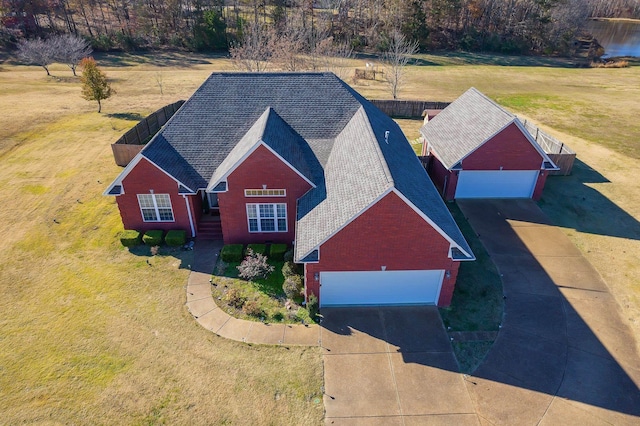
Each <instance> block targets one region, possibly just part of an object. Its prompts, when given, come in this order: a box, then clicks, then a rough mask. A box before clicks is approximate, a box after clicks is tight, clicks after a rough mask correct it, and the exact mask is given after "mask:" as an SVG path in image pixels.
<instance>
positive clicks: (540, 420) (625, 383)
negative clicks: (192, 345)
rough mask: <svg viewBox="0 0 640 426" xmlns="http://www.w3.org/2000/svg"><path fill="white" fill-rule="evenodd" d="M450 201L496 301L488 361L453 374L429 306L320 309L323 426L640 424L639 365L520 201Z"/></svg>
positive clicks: (538, 215)
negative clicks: (498, 313)
mask: <svg viewBox="0 0 640 426" xmlns="http://www.w3.org/2000/svg"><path fill="white" fill-rule="evenodd" d="M459 205H460V207H461V209H462V211H463V213H464V214H465V216H466V217H467V218H468V220H469V222H470V223H471V225H472V227H473V229H474V230H475V231H476V233H477V234H479V236H480V240H481V241H482V243H483V244H484V246H485V247H486V249H487V251H488V252H489V255H490V256H491V257H492V259H493V261H494V263H495V264H496V266H497V267H498V270H499V272H500V273H501V275H502V280H503V284H504V292H505V295H506V296H507V298H506V300H505V316H504V322H503V324H502V329H501V331H500V333H499V334H498V338H497V340H496V342H495V344H494V345H493V347H492V349H491V351H490V352H489V354H488V355H487V358H486V359H485V360H484V362H483V363H482V364H481V365H480V367H479V368H478V369H477V370H476V371H475V372H474V374H473V375H471V376H468V377H464V376H463V375H461V374H459V373H457V364H456V361H455V358H454V356H453V353H452V351H451V346H450V343H449V341H448V337H447V334H446V332H445V330H444V327H443V325H442V321H441V320H440V316H439V314H438V311H437V309H436V308H435V307H397V308H343V309H323V311H322V313H323V315H324V316H325V320H324V321H323V323H322V326H321V330H320V334H321V343H322V348H323V349H322V350H323V360H324V369H325V396H324V403H325V408H326V416H325V419H326V422H327V424H347V425H355V424H357V425H363V424H366V425H376V424H380V425H395V424H397V425H412V424H455V425H466V424H509V425H511V424H517V425H537V424H541V425H556V424H563V425H572V424H575V425H594V424H616V425H618V424H619V425H624V424H629V425H631V424H634V425H637V424H640V391H639V389H638V384H639V383H640V358H639V357H638V354H637V353H636V351H635V344H634V340H633V339H634V337H633V335H632V334H631V332H630V330H629V328H628V327H627V326H626V325H625V323H624V321H623V320H622V319H621V317H620V310H619V308H618V305H617V304H616V302H615V300H614V299H613V297H612V296H611V294H610V293H609V290H608V287H607V286H606V284H605V283H604V281H603V280H602V279H601V277H600V275H599V274H598V273H597V271H595V269H594V268H593V267H592V266H591V265H590V264H589V262H587V260H586V259H585V258H584V257H583V256H582V254H581V253H580V251H579V250H577V249H576V247H575V246H574V245H573V244H572V243H571V242H570V241H569V239H568V238H567V237H566V236H565V235H564V234H563V233H562V231H561V230H560V229H558V228H556V227H554V226H552V225H551V224H550V222H549V220H548V218H547V217H546V216H545V215H544V213H543V212H542V211H541V210H540V209H539V208H538V207H537V205H536V204H535V203H534V202H532V201H531V200H481V201H480V200H478V201H476V200H473V201H471V200H465V201H462V202H459Z"/></svg>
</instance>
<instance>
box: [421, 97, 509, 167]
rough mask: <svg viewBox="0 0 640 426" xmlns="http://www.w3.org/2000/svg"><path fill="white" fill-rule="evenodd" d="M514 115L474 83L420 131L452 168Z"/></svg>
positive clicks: (446, 165)
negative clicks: (481, 91) (483, 92)
mask: <svg viewBox="0 0 640 426" xmlns="http://www.w3.org/2000/svg"><path fill="white" fill-rule="evenodd" d="M515 119H516V117H515V115H513V114H511V113H510V112H508V111H506V110H505V109H503V108H502V107H501V106H499V105H498V104H496V103H495V102H494V101H492V100H491V99H489V98H488V97H486V96H485V95H484V94H482V93H480V92H479V91H478V90H477V89H475V88H473V87H472V88H470V89H469V90H467V91H466V92H465V93H463V94H462V96H460V97H459V98H458V99H456V100H455V101H453V102H452V103H451V104H450V105H449V106H448V107H446V108H445V109H444V110H442V112H440V113H439V114H438V115H436V116H435V117H434V118H433V119H432V120H430V121H429V122H427V123H426V124H425V125H424V126H422V128H421V129H420V133H421V134H422V136H423V137H424V138H425V140H426V141H427V142H428V143H429V145H431V147H432V149H433V150H434V152H435V153H436V155H437V156H438V159H439V160H440V161H441V162H442V164H443V165H444V166H445V167H446V168H447V169H451V168H453V167H454V166H456V165H457V164H458V163H459V162H460V160H462V159H463V158H464V157H466V156H467V155H468V154H470V153H471V152H473V151H475V150H476V149H477V148H478V147H479V146H480V145H482V144H483V143H484V142H485V141H487V140H488V139H489V138H490V137H492V136H493V135H495V134H496V133H498V132H499V131H500V130H502V129H503V128H504V127H506V126H507V125H508V124H509V123H511V122H513V121H514V120H515Z"/></svg>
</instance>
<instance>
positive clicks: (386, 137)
mask: <svg viewBox="0 0 640 426" xmlns="http://www.w3.org/2000/svg"><path fill="white" fill-rule="evenodd" d="M384 141H385V142H386V143H387V145H389V131H388V130H386V131H385V132H384Z"/></svg>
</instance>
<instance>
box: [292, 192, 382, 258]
mask: <svg viewBox="0 0 640 426" xmlns="http://www.w3.org/2000/svg"><path fill="white" fill-rule="evenodd" d="M393 190H394V188H393V187H390V188H389V189H387V190H385V191H384V192H383V193H382V194H380V195H378V196H377V197H376V198H375V199H374V200H373V201H372V202H371V203H369V204H368V205H367V206H365V208H363V209H362V210H360V211H359V212H357V213H356V214H355V215H353V216H352V217H351V218H350V219H349V220H347V221H346V222H345V223H343V224H342V225H341V226H340V227H338V228H337V229H336V230H335V231H333V232H332V233H331V234H329V235H328V236H327V237H325V238H324V239H323V240H322V241H320V242H319V243H318V244H316V245H315V246H314V247H313V248H312V249H311V250H309V251H307V252H306V253H305V254H304V256H302V257H301V259H304V258H305V257H307V256H308V255H309V254H310V253H311V252H312V251H314V250H318V259H320V247H321V246H322V245H323V244H324V243H326V242H327V241H329V239H331V238H332V237H333V236H334V235H336V234H337V233H338V232H340V231H342V230H343V229H344V228H345V227H346V226H347V225H349V224H350V223H351V222H353V221H354V220H356V219H357V218H358V217H360V216H361V215H362V214H363V213H364V212H366V211H367V210H369V209H370V208H371V207H372V206H374V205H375V204H376V203H377V202H378V201H380V200H382V199H383V198H384V197H385V196H386V195H387V194H389V193H390V192H391V191H393ZM296 230H297V228H296ZM309 263H311V262H309Z"/></svg>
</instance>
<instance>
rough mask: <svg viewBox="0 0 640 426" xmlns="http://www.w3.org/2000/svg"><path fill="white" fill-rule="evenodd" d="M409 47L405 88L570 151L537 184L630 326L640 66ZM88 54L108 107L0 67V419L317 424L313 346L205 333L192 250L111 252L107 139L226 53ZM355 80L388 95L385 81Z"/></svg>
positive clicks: (57, 70) (638, 300)
mask: <svg viewBox="0 0 640 426" xmlns="http://www.w3.org/2000/svg"><path fill="white" fill-rule="evenodd" d="M421 58H422V59H423V60H424V61H425V64H424V65H421V66H416V67H412V68H410V69H409V70H408V80H407V85H406V86H405V88H404V90H403V91H402V92H401V96H402V97H404V98H413V99H433V100H443V101H450V100H453V99H454V98H455V97H457V96H458V95H459V94H461V93H462V92H463V91H464V90H466V89H467V88H468V87H469V86H475V87H477V88H478V89H480V90H482V91H484V92H485V93H486V94H487V95H489V96H491V97H493V98H494V99H497V100H498V101H500V102H502V103H504V104H505V105H506V106H507V107H509V108H510V109H512V110H513V111H515V112H518V113H520V114H525V115H527V116H528V117H529V118H531V119H534V120H535V121H537V122H538V123H540V124H541V125H542V126H543V127H544V128H545V129H547V130H549V131H550V133H552V134H554V135H555V136H557V137H558V138H560V139H561V140H563V141H565V142H566V143H568V144H569V145H570V146H571V147H572V148H574V149H575V150H576V151H577V152H578V158H579V159H580V161H581V163H579V164H578V165H577V168H576V173H575V174H574V176H572V177H568V178H561V177H559V178H552V179H549V183H548V189H547V191H546V192H545V195H544V198H543V202H542V203H541V204H542V207H543V209H545V211H547V212H548V213H549V214H550V215H551V216H552V217H553V218H554V220H556V221H557V222H558V223H559V224H560V225H561V226H563V227H564V228H565V229H566V232H567V234H568V235H569V236H570V238H571V239H572V240H573V241H574V242H575V243H576V245H577V246H578V247H579V248H580V249H581V250H583V252H584V253H585V254H586V256H587V257H588V259H589V260H590V261H591V262H592V263H593V264H594V266H595V267H596V268H597V269H598V270H599V271H600V273H601V274H602V275H603V277H604V279H605V280H606V281H607V283H608V284H609V285H610V287H611V288H612V289H613V291H614V294H615V296H616V297H617V299H618V301H619V302H620V305H621V307H622V310H623V313H624V316H625V318H627V319H628V320H629V323H630V324H632V326H633V327H634V330H635V332H636V334H637V335H640V266H639V265H638V262H637V253H638V252H640V243H639V242H640V225H639V223H638V218H640V198H639V197H638V195H637V194H639V193H640V191H639V190H640V182H639V181H638V180H637V178H636V175H637V173H638V167H637V165H636V163H637V158H639V157H640V139H639V138H638V135H639V134H640V121H638V120H637V117H638V116H640V102H638V101H637V99H639V98H640V96H639V95H640V93H639V92H640V68H638V67H632V68H628V69H572V68H566V67H563V66H554V65H553V64H551V65H550V64H533V65H535V66H531V65H532V64H529V66H520V64H518V63H508V64H507V65H505V64H504V63H505V61H507V59H508V58H507V59H505V58H498V59H499V60H498V61H496V62H495V63H496V64H497V65H496V64H492V63H491V61H490V58H488V57H486V58H485V57H481V58H480V59H478V57H465V56H464V55H458V56H444V57H438V56H433V55H431V56H426V55H425V56H423V57H421ZM98 60H99V64H101V65H102V66H103V69H104V70H105V71H106V73H107V74H108V76H109V77H110V78H111V79H112V81H113V86H114V88H115V89H116V90H117V92H118V93H117V95H115V96H114V97H113V98H112V99H109V100H107V101H105V102H104V104H103V113H102V114H97V113H96V112H95V111H96V110H97V108H96V105H95V104H94V103H91V102H87V101H85V100H83V99H82V98H81V97H80V87H79V84H78V82H77V80H75V79H73V78H71V72H70V71H69V70H68V68H66V67H65V66H62V65H54V66H53V67H52V73H53V75H54V76H55V77H52V78H47V77H46V75H45V72H44V71H43V70H42V69H39V68H37V67H23V66H16V65H13V64H11V63H7V62H5V63H3V64H0V161H1V164H2V167H1V168H0V206H1V207H0V219H2V220H0V232H1V233H2V234H1V235H2V236H3V238H2V239H1V240H0V277H1V278H0V280H1V286H0V310H1V312H2V315H1V316H0V401H2V404H0V418H1V419H2V420H1V421H0V423H7V424H16V423H47V424H58V423H64V424H86V423H89V424H122V423H132V424H160V423H167V424H184V423H189V424H258V425H259V424H296V425H298V424H319V423H321V421H322V415H323V407H322V402H321V401H322V397H321V394H320V392H321V391H320V389H321V386H322V365H321V357H320V353H319V351H318V350H317V349H315V348H293V347H292V348H279V347H265V346H248V345H244V344H239V343H235V342H230V341H227V340H224V339H221V338H217V337H215V336H214V335H212V334H211V333H210V332H207V331H206V330H204V329H202V328H200V327H199V326H198V325H197V324H196V323H195V321H193V319H192V318H191V316H190V315H189V314H188V312H187V311H186V309H185V308H184V302H185V291H184V285H185V283H186V278H187V275H188V271H189V264H190V262H191V258H190V253H186V252H179V251H176V252H169V251H165V252H161V253H160V255H158V256H155V257H153V258H151V259H150V262H151V264H152V266H148V265H147V263H146V260H147V258H148V257H147V256H140V255H134V254H130V253H129V252H128V251H126V250H124V249H122V248H121V247H120V246H119V243H118V242H117V239H116V236H117V234H118V232H119V231H120V230H121V229H122V225H121V223H120V219H119V215H118V212H117V208H116V206H115V203H114V200H113V199H112V198H107V197H103V196H102V195H101V193H102V191H103V190H104V188H105V187H106V185H107V184H108V183H109V182H110V181H111V180H112V179H113V178H114V177H115V176H116V175H117V174H118V172H119V171H120V170H121V169H120V168H119V167H117V166H115V164H114V163H113V159H112V157H111V150H110V147H109V144H110V143H112V142H113V141H115V140H116V139H117V138H118V137H119V136H120V135H121V134H122V133H123V131H125V130H126V129H127V128H129V127H131V126H132V125H134V124H135V120H136V119H137V117H139V116H144V115H146V114H148V113H150V112H152V111H154V110H155V109H157V108H159V107H161V106H163V105H166V104H168V103H171V102H174V101H176V100H178V99H186V98H187V97H188V96H189V95H190V94H191V93H192V92H193V91H194V90H195V89H196V88H197V87H198V86H199V85H200V84H201V83H202V81H203V80H204V79H205V78H206V76H207V75H208V74H209V73H210V72H212V71H214V70H225V69H231V64H230V63H229V61H228V60H226V59H222V58H210V57H206V56H185V55H178V54H159V55H149V56H145V57H142V56H135V55H110V56H106V55H105V56H104V57H99V58H98ZM427 62H428V63H427ZM514 62H517V61H515V60H514ZM352 64H353V66H361V67H362V66H364V63H363V61H357V60H354V61H353V62H352ZM525 65H526V64H525ZM560 65H561V64H560ZM158 76H160V77H161V79H162V82H163V83H162V86H163V87H162V91H163V92H164V94H162V95H161V93H160V87H159V86H158V84H157V78H158ZM348 82H350V81H348ZM355 88H356V89H357V90H358V91H360V92H361V93H363V94H364V95H365V96H371V97H377V98H387V97H388V93H387V91H386V88H385V86H384V84H383V83H381V82H366V81H361V82H359V83H358V84H357V85H356V86H355ZM54 219H55V222H54Z"/></svg>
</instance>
